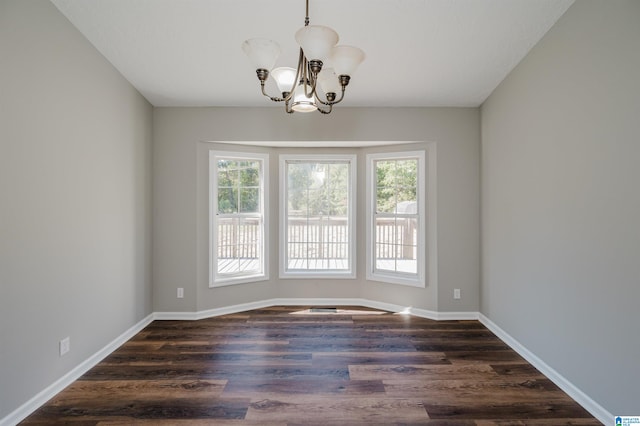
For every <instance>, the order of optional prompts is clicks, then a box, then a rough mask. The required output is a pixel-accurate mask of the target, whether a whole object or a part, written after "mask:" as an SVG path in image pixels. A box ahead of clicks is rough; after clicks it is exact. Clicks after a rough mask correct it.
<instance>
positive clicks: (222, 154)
mask: <svg viewBox="0 0 640 426" xmlns="http://www.w3.org/2000/svg"><path fill="white" fill-rule="evenodd" d="M218 159H234V160H253V161H256V160H257V161H260V162H261V163H262V167H261V175H260V195H261V196H260V213H261V218H262V227H261V229H260V231H259V232H260V238H261V241H262V244H261V246H260V251H261V253H260V255H261V260H262V262H261V271H260V272H257V273H256V272H255V271H250V272H249V273H243V272H239V273H237V274H219V273H218V267H217V266H218V238H217V232H216V230H217V229H218V214H217V212H218V167H217V164H218V163H217V161H218ZM268 212H269V154H263V153H247V152H230V151H214V150H211V151H209V287H222V286H228V285H234V284H244V283H251V282H258V281H265V280H268V279H269V250H268V248H267V245H268V242H269V215H268ZM239 216H240V215H239Z"/></svg>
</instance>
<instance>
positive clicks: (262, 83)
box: [260, 81, 284, 102]
mask: <svg viewBox="0 0 640 426" xmlns="http://www.w3.org/2000/svg"><path fill="white" fill-rule="evenodd" d="M260 89H261V90H262V94H263V95H264V96H266V97H267V98H269V99H271V100H272V101H273V102H282V101H284V98H279V97H277V96H271V95H269V94H268V93H267V92H265V90H264V81H261V82H260Z"/></svg>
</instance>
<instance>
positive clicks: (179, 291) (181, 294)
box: [178, 287, 184, 299]
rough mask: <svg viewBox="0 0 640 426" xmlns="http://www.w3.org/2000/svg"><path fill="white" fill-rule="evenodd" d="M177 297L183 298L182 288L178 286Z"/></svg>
mask: <svg viewBox="0 0 640 426" xmlns="http://www.w3.org/2000/svg"><path fill="white" fill-rule="evenodd" d="M178 299H184V288H182V287H178Z"/></svg>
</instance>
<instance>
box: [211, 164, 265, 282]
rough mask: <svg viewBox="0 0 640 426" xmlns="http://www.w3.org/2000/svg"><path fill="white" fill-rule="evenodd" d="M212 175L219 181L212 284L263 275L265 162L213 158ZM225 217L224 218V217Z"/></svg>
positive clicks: (214, 209) (213, 216)
mask: <svg viewBox="0 0 640 426" xmlns="http://www.w3.org/2000/svg"><path fill="white" fill-rule="evenodd" d="M210 159H211V162H210V173H211V176H215V177H216V178H217V197H216V199H215V200H214V201H215V202H214V203H213V206H212V207H213V212H215V214H213V215H212V218H211V226H212V227H213V229H214V232H212V236H213V238H214V241H213V246H214V250H215V251H214V255H213V257H212V260H211V261H213V262H216V263H215V264H214V265H212V268H211V270H212V271H213V275H212V281H211V285H215V284H216V283H217V282H225V283H227V282H229V281H230V280H231V281H233V280H235V279H243V278H244V277H256V276H257V277H259V276H260V275H261V274H264V272H265V268H264V241H263V240H264V225H263V220H264V217H263V212H262V207H263V206H262V205H263V199H262V197H263V192H262V191H263V182H262V178H263V176H262V169H263V166H264V162H263V160H262V159H233V158H221V157H218V156H216V155H213V154H212V155H210ZM221 215H224V216H221Z"/></svg>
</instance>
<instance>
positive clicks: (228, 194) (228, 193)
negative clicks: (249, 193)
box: [218, 188, 238, 213]
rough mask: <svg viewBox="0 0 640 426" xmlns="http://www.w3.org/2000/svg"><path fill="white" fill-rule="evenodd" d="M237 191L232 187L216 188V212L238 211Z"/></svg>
mask: <svg viewBox="0 0 640 426" xmlns="http://www.w3.org/2000/svg"><path fill="white" fill-rule="evenodd" d="M237 204H238V193H237V192H236V190H235V189H233V188H218V213H237V212H238V205H237Z"/></svg>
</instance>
